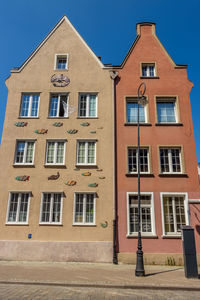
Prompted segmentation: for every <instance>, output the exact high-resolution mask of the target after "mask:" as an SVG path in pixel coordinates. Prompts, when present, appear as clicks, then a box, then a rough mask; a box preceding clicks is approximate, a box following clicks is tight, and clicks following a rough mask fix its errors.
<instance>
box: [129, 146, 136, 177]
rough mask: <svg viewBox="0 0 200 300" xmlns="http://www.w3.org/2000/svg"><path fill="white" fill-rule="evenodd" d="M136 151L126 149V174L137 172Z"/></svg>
mask: <svg viewBox="0 0 200 300" xmlns="http://www.w3.org/2000/svg"><path fill="white" fill-rule="evenodd" d="M136 153H137V150H136V149H131V148H129V149H128V172H129V173H135V172H137V158H136Z"/></svg>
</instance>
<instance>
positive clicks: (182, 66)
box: [113, 22, 187, 69]
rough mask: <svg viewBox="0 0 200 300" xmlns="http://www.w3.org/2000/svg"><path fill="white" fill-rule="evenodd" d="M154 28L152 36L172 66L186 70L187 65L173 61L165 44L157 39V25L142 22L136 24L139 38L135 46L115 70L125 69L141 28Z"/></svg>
mask: <svg viewBox="0 0 200 300" xmlns="http://www.w3.org/2000/svg"><path fill="white" fill-rule="evenodd" d="M145 25H146V26H152V35H153V36H154V38H155V39H156V40H157V42H158V44H159V45H160V47H161V49H162V50H163V51H164V53H165V55H166V56H167V57H168V59H169V60H170V61H171V63H172V65H173V66H174V67H175V68H176V69H186V68H187V65H178V64H176V63H175V62H174V61H173V59H172V58H171V56H170V55H169V53H168V52H167V50H166V49H165V48H164V46H163V44H162V43H161V41H160V40H159V38H158V37H157V35H156V33H155V25H156V23H152V22H141V23H137V24H136V30H137V36H136V38H135V40H134V42H133V44H132V45H131V47H130V49H129V50H128V53H127V54H126V56H125V58H124V59H123V61H122V63H121V65H118V66H113V68H119V69H122V68H123V67H124V65H125V64H126V62H127V60H128V58H129V56H130V55H131V53H132V51H133V50H134V48H135V46H136V45H137V43H138V41H139V39H140V37H141V30H140V27H141V26H145Z"/></svg>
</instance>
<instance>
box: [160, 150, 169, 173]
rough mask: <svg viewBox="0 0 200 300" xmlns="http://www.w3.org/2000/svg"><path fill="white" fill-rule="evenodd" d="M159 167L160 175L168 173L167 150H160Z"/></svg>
mask: <svg viewBox="0 0 200 300" xmlns="http://www.w3.org/2000/svg"><path fill="white" fill-rule="evenodd" d="M160 167H161V172H162V173H165V172H169V154H168V149H160Z"/></svg>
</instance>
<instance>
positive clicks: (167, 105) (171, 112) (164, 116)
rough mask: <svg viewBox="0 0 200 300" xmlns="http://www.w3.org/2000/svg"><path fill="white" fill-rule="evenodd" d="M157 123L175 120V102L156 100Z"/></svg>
mask: <svg viewBox="0 0 200 300" xmlns="http://www.w3.org/2000/svg"><path fill="white" fill-rule="evenodd" d="M157 116H158V123H166V122H169V123H170V122H176V118H175V103H174V102H157Z"/></svg>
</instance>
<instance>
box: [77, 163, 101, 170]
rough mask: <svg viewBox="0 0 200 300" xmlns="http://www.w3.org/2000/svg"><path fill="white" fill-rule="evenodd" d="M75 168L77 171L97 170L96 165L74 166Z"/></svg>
mask: <svg viewBox="0 0 200 300" xmlns="http://www.w3.org/2000/svg"><path fill="white" fill-rule="evenodd" d="M75 167H76V168H77V169H79V168H80V169H84V168H90V169H98V166H97V165H84V164H83V165H75Z"/></svg>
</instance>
